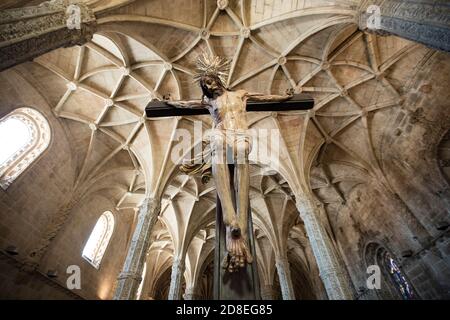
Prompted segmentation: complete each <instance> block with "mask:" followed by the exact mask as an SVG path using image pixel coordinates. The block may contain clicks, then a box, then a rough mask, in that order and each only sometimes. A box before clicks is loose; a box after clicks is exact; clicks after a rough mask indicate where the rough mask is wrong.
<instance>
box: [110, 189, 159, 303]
mask: <svg viewBox="0 0 450 320" xmlns="http://www.w3.org/2000/svg"><path fill="white" fill-rule="evenodd" d="M159 211H160V201H159V199H156V198H146V199H145V200H144V202H143V203H142V205H141V207H140V208H139V212H138V221H137V224H136V228H135V230H134V233H133V237H132V239H131V243H130V247H129V249H128V253H127V257H126V259H125V263H124V267H123V271H122V272H121V273H120V275H119V277H118V279H117V286H116V292H115V294H114V300H134V299H136V292H137V289H138V288H139V284H140V283H141V280H142V270H143V268H144V263H145V258H146V256H147V251H148V248H149V246H150V234H151V230H152V228H153V226H154V225H155V223H156V221H157V219H158V215H159Z"/></svg>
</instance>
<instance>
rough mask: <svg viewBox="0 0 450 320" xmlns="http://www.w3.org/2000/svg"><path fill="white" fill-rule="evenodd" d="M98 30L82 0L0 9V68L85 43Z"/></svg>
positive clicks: (91, 14)
mask: <svg viewBox="0 0 450 320" xmlns="http://www.w3.org/2000/svg"><path fill="white" fill-rule="evenodd" d="M95 30H96V18H95V15H94V12H93V11H92V10H91V9H90V8H89V7H88V6H87V5H86V3H84V2H80V1H79V0H52V1H46V2H43V3H41V4H40V5H37V6H30V7H23V8H13V9H6V10H2V11H0V61H1V62H0V70H3V69H6V68H9V67H12V66H14V65H16V64H19V63H22V62H25V61H27V60H31V59H33V58H35V57H37V56H39V55H42V54H44V53H46V52H48V51H51V50H54V49H57V48H61V47H69V46H74V45H82V44H84V43H86V42H87V41H90V40H91V39H92V36H93V34H94V32H95Z"/></svg>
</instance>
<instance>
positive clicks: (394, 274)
mask: <svg viewBox="0 0 450 320" xmlns="http://www.w3.org/2000/svg"><path fill="white" fill-rule="evenodd" d="M384 261H385V265H386V268H387V270H388V272H389V274H390V275H391V279H392V280H393V282H394V284H395V286H396V287H397V289H398V291H399V292H400V294H401V295H402V297H403V299H404V300H410V299H414V293H413V290H412V288H411V286H410V285H409V284H408V281H406V279H405V277H404V275H403V273H402V271H401V270H400V268H399V266H398V264H397V262H396V261H395V260H394V259H393V258H392V256H391V255H390V254H389V252H385V253H384Z"/></svg>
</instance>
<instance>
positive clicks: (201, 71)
mask: <svg viewBox="0 0 450 320" xmlns="http://www.w3.org/2000/svg"><path fill="white" fill-rule="evenodd" d="M229 70H230V61H229V60H228V59H226V58H221V57H219V56H211V55H208V54H206V53H204V54H203V55H201V56H199V57H198V59H197V70H196V73H195V75H194V81H195V82H200V80H201V79H202V78H203V77H205V76H216V77H218V78H219V79H220V81H221V82H222V84H225V83H226V81H227V77H228V72H229Z"/></svg>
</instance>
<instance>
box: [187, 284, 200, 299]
mask: <svg viewBox="0 0 450 320" xmlns="http://www.w3.org/2000/svg"><path fill="white" fill-rule="evenodd" d="M183 298H184V300H199V298H200V296H199V295H198V294H197V292H196V290H195V287H192V286H191V287H188V288H186V290H185V291H184V295H183Z"/></svg>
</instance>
